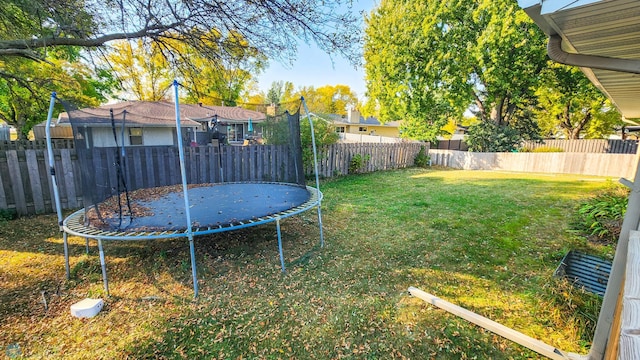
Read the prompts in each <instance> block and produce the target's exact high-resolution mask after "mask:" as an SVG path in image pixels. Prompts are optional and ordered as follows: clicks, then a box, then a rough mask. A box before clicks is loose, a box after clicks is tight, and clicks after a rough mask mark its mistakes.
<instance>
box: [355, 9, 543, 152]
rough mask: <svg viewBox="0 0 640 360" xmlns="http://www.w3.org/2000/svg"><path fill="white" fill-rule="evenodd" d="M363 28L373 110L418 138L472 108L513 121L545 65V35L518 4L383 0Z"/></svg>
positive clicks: (433, 132) (427, 136)
mask: <svg viewBox="0 0 640 360" xmlns="http://www.w3.org/2000/svg"><path fill="white" fill-rule="evenodd" d="M366 25H367V27H366V36H365V46H364V50H365V53H364V55H365V60H366V67H365V70H366V74H367V75H366V76H367V81H368V84H367V92H368V96H369V99H370V100H369V104H368V105H367V106H368V109H370V110H375V111H376V114H377V115H378V116H379V117H380V118H381V119H382V120H383V121H389V120H400V119H402V120H407V121H406V122H407V125H406V131H405V134H406V135H407V136H414V137H417V138H420V139H425V140H434V139H435V137H436V136H437V135H439V134H440V132H441V128H442V126H444V124H446V123H447V122H448V121H449V120H450V119H460V118H462V114H463V113H464V112H465V111H466V110H468V109H470V110H472V111H473V112H475V113H476V116H477V117H478V118H479V119H481V120H483V121H493V122H496V123H497V124H499V125H505V124H509V123H510V122H511V121H512V120H514V119H515V118H516V115H517V114H518V113H517V110H518V108H519V107H521V106H524V105H523V104H526V103H527V100H529V99H531V98H532V97H533V91H532V88H533V85H534V84H535V82H536V81H537V75H538V72H539V71H540V70H541V69H542V68H543V67H544V66H545V50H544V49H545V47H544V40H545V38H544V35H543V34H542V33H541V32H540V31H539V30H538V29H537V27H536V26H535V24H533V23H532V22H531V21H530V20H529V18H528V17H527V16H526V14H524V13H523V12H522V11H521V10H520V9H519V8H518V7H517V5H516V3H515V2H514V1H508V0H501V1H480V2H478V1H471V0H448V1H427V2H425V1H418V0H405V1H397V0H386V1H382V2H381V3H380V6H379V7H378V8H377V9H376V10H375V11H374V12H373V13H372V14H371V15H370V17H369V18H368V19H367V21H366Z"/></svg>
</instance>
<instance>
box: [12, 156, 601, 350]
mask: <svg viewBox="0 0 640 360" xmlns="http://www.w3.org/2000/svg"><path fill="white" fill-rule="evenodd" d="M606 186H607V182H606V181H605V180H604V179H602V178H588V177H585V176H548V175H531V174H518V173H502V172H484V171H459V170H443V169H430V170H419V169H407V170H399V171H388V172H377V173H371V174H365V175H354V176H346V177H341V178H337V179H334V180H330V181H326V182H324V183H323V184H322V186H321V187H322V191H323V192H324V194H325V201H324V203H323V215H324V217H323V221H324V231H325V240H326V247H325V248H319V246H318V243H319V237H318V227H317V219H316V218H315V212H314V211H312V212H308V213H305V214H303V216H301V217H297V218H293V219H287V220H285V221H284V222H283V224H282V225H283V240H284V249H285V256H286V260H287V262H288V263H287V266H288V272H287V273H286V274H284V275H283V274H282V273H281V272H280V263H279V260H278V252H277V242H276V239H275V225H273V224H272V225H266V226H262V227H256V228H249V229H246V230H243V231H239V232H233V233H225V234H218V235H216V236H210V237H201V238H197V239H196V255H197V261H198V271H199V273H198V276H199V279H200V297H199V298H198V299H196V300H193V292H192V291H193V289H192V284H191V272H190V264H189V254H188V252H189V251H188V243H187V241H186V240H185V239H182V240H178V241H171V240H166V241H154V242H131V243H115V242H108V243H106V244H105V251H106V255H107V263H108V271H109V284H110V288H111V289H110V290H111V296H110V297H107V298H106V305H105V308H104V310H103V311H102V312H101V313H100V314H99V315H98V316H96V317H95V318H92V319H76V318H73V317H72V316H71V315H70V313H69V306H70V305H71V304H73V303H75V302H77V301H79V300H81V299H84V298H85V297H102V296H104V294H103V290H102V289H103V287H102V281H101V273H100V264H99V259H98V254H97V250H96V247H95V243H94V242H92V243H91V250H90V253H89V255H86V254H85V243H84V239H80V238H70V243H71V246H70V248H71V268H72V279H71V281H66V280H64V264H63V255H62V239H61V236H60V235H59V234H58V231H57V226H56V217H55V215H46V216H37V217H30V218H21V219H17V220H10V221H5V222H3V223H2V225H0V354H4V353H5V351H8V353H10V354H17V353H21V354H22V355H23V356H24V357H26V358H34V359H39V358H62V357H64V358H72V359H74V358H79V359H96V358H104V359H113V358H188V359H194V358H207V359H209V358H220V359H236V358H260V359H262V358H266V359H278V358H287V359H289V358H296V359H302V358H310V359H314V358H315V359H328V358H331V359H334V358H352V359H390V358H413V359H426V358H431V359H474V358H475V359H488V358H491V359H530V358H536V356H537V355H536V354H535V353H533V352H531V351H529V350H527V349H525V348H523V347H521V346H519V345H516V344H514V343H512V342H509V341H507V340H504V339H502V338H501V337H499V336H496V335H494V334H492V333H490V332H487V331H485V330H483V329H481V328H479V327H476V326H474V325H471V324H469V323H467V322H465V321H464V320H461V319H459V318H457V317H455V316H453V315H451V314H449V313H447V312H445V311H443V310H439V309H437V308H434V307H432V306H430V305H428V304H426V303H425V302H423V301H422V300H419V299H416V298H412V297H410V296H409V295H408V294H407V288H408V287H409V286H415V287H418V288H420V289H422V290H424V291H427V292H430V293H432V294H435V295H437V296H439V297H441V298H443V299H444V300H447V301H450V302H453V303H455V304H457V305H460V306H463V307H465V308H467V309H469V310H471V311H474V312H477V313H479V314H481V315H484V316H487V317H489V318H491V319H492V320H495V321H498V322H500V323H502V324H504V325H506V326H509V327H512V328H514V329H516V330H518V331H521V332H523V333H525V334H527V335H530V336H533V337H535V338H538V339H540V340H543V341H545V342H547V343H549V344H551V345H554V346H557V347H558V348H560V349H562V350H565V351H573V352H580V353H586V352H587V351H588V348H589V346H590V341H591V338H592V336H593V330H594V326H595V322H596V320H597V311H598V310H599V306H600V299H599V298H598V297H596V296H594V295H590V294H586V293H583V292H581V291H579V290H577V289H575V288H573V287H572V286H570V285H569V284H568V283H566V282H563V281H560V280H558V279H556V278H554V277H553V276H552V274H553V271H554V270H555V268H556V267H557V266H558V264H559V262H560V260H561V258H562V256H563V255H564V254H565V253H566V252H567V251H568V250H570V249H581V250H584V251H588V252H591V253H593V254H598V255H603V256H612V254H613V249H611V248H610V247H606V246H602V245H600V246H598V245H592V244H589V243H587V242H586V240H584V239H583V238H580V237H578V236H576V235H573V234H572V233H570V232H569V231H568V229H569V224H570V222H571V219H572V216H573V214H574V209H575V206H576V204H577V201H579V200H580V199H585V198H586V197H588V196H590V194H593V193H594V192H595V191H597V190H598V189H602V188H604V187H606ZM45 300H46V304H45ZM45 305H46V308H45ZM18 347H19V348H18Z"/></svg>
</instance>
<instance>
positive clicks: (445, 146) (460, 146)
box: [432, 139, 638, 154]
mask: <svg viewBox="0 0 640 360" xmlns="http://www.w3.org/2000/svg"><path fill="white" fill-rule="evenodd" d="M522 147H523V148H525V149H528V150H533V149H537V148H540V147H546V148H558V149H562V152H570V153H592V154H635V153H636V151H637V150H638V140H619V139H576V140H544V142H543V143H537V142H535V141H525V142H524V143H523V144H522ZM432 148H433V149H438V150H460V151H468V150H469V146H468V145H467V144H466V143H465V142H464V140H440V141H438V145H437V146H432Z"/></svg>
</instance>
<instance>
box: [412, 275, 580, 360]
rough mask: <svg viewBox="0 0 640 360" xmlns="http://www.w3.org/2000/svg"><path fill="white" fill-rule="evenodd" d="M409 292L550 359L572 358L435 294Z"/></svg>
mask: <svg viewBox="0 0 640 360" xmlns="http://www.w3.org/2000/svg"><path fill="white" fill-rule="evenodd" d="M409 293H410V294H411V295H413V296H415V297H417V298H419V299H422V300H424V301H425V302H427V303H429V304H431V305H434V306H437V307H439V308H441V309H443V310H446V311H448V312H450V313H451V314H454V315H456V316H458V317H461V318H463V319H465V320H467V321H469V322H471V323H473V324H476V325H478V326H481V327H483V328H485V329H487V330H489V331H491V332H493V333H495V334H498V335H500V336H502V337H504V338H506V339H509V340H511V341H513V342H516V343H518V344H520V345H522V346H524V347H526V348H529V349H531V350H533V351H535V352H537V353H539V354H542V355H544V356H546V357H548V358H550V359H554V360H566V359H569V358H573V355H577V354H570V353H565V352H563V351H561V350H560V349H558V348H556V347H553V346H551V345H548V344H545V343H543V342H542V341H540V340H538V339H534V338H532V337H530V336H528V335H525V334H523V333H521V332H518V331H516V330H513V329H510V328H508V327H506V326H504V325H502V324H499V323H497V322H495V321H493V320H490V319H488V318H486V317H484V316H481V315H478V314H476V313H474V312H471V311H469V310H467V309H464V308H462V307H460V306H457V305H454V304H452V303H450V302H447V301H444V300H442V299H440V298H438V297H436V296H433V295H431V294H429V293H426V292H424V291H422V290H420V289H417V288H414V287H410V288H409Z"/></svg>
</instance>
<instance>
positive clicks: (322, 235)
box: [318, 204, 324, 248]
mask: <svg viewBox="0 0 640 360" xmlns="http://www.w3.org/2000/svg"><path fill="white" fill-rule="evenodd" d="M320 207H321V206H320V204H318V225H319V226H320V247H321V248H323V247H324V232H323V231H322V210H321V208H320Z"/></svg>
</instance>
